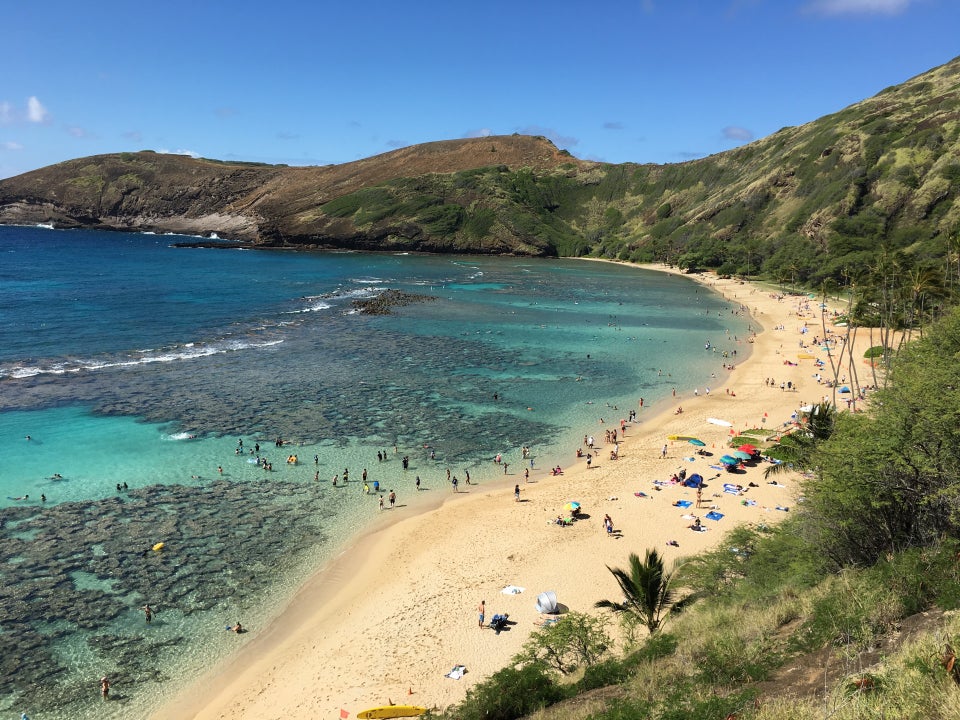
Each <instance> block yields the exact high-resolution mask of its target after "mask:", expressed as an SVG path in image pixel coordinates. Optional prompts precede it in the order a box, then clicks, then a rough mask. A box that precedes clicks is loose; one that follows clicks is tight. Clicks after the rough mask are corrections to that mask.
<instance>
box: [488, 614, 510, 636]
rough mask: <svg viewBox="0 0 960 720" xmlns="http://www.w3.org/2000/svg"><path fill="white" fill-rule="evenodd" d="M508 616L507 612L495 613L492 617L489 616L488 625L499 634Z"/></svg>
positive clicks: (505, 624)
mask: <svg viewBox="0 0 960 720" xmlns="http://www.w3.org/2000/svg"><path fill="white" fill-rule="evenodd" d="M508 617H510V616H509V615H508V614H507V613H503V614H502V615H501V614H500V613H497V614H496V615H494V616H493V617H492V618H490V627H492V628H493V630H494V632H495V633H496V634H497V635H499V634H500V631H501V630H503V629H504V628H505V627H506V626H507V618H508Z"/></svg>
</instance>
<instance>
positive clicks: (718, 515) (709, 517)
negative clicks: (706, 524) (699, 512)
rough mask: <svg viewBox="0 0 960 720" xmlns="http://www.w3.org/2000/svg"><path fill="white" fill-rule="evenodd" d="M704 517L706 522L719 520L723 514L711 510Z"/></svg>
mask: <svg viewBox="0 0 960 720" xmlns="http://www.w3.org/2000/svg"><path fill="white" fill-rule="evenodd" d="M704 517H706V518H707V520H719V519H720V518H722V517H723V513H718V512H716V511H715V510H711V511H710V512H708V513H707V514H706V515H705V516H704Z"/></svg>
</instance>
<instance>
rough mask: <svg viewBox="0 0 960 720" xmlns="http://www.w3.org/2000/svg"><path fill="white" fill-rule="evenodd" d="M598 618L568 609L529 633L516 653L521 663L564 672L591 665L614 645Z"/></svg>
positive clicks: (602, 620) (600, 619) (603, 620)
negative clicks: (557, 619)
mask: <svg viewBox="0 0 960 720" xmlns="http://www.w3.org/2000/svg"><path fill="white" fill-rule="evenodd" d="M606 625H607V621H606V620H605V619H604V618H601V617H595V616H593V615H586V614H584V613H577V612H571V613H567V614H566V615H564V616H563V617H562V618H561V619H560V620H559V622H556V623H553V624H551V625H548V626H546V627H542V628H540V629H538V630H536V631H535V632H534V633H533V634H531V636H530V639H529V640H527V642H526V643H524V646H523V652H522V653H521V654H520V655H519V656H518V660H519V661H520V662H522V663H532V664H537V665H541V664H542V665H545V666H547V667H550V668H553V669H554V670H556V671H557V672H559V673H561V674H563V675H567V674H569V673H571V672H573V671H574V670H576V669H577V668H579V667H581V666H583V665H587V666H589V665H593V664H594V663H596V662H597V661H599V660H600V658H601V657H603V656H604V655H605V654H606V653H607V652H608V651H609V650H610V647H611V645H612V644H613V643H612V641H611V639H610V636H609V634H607V630H606Z"/></svg>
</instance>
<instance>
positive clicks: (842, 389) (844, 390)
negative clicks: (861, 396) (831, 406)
mask: <svg viewBox="0 0 960 720" xmlns="http://www.w3.org/2000/svg"><path fill="white" fill-rule="evenodd" d="M840 392H842V393H848V392H850V388H848V387H847V386H846V385H844V386H843V387H842V388H840Z"/></svg>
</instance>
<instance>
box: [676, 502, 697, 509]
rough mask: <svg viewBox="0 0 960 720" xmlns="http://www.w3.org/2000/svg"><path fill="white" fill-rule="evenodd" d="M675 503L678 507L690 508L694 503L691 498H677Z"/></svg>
mask: <svg viewBox="0 0 960 720" xmlns="http://www.w3.org/2000/svg"><path fill="white" fill-rule="evenodd" d="M674 505H676V506H677V507H682V508H688V507H690V506H691V505H693V503H692V502H691V501H689V500H677V501H676V502H675V503H674Z"/></svg>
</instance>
